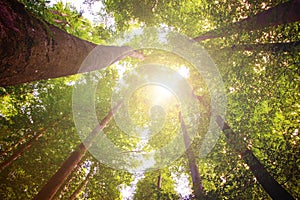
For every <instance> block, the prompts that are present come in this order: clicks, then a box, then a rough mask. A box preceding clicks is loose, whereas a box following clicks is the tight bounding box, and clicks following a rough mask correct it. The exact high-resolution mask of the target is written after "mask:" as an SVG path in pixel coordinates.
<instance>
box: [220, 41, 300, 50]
mask: <svg viewBox="0 0 300 200" xmlns="http://www.w3.org/2000/svg"><path fill="white" fill-rule="evenodd" d="M220 50H221V51H224V50H225V51H230V50H232V51H271V52H275V53H277V52H293V51H295V52H299V51H300V42H299V41H298V42H287V43H267V44H243V45H233V46H231V47H225V48H222V49H220Z"/></svg>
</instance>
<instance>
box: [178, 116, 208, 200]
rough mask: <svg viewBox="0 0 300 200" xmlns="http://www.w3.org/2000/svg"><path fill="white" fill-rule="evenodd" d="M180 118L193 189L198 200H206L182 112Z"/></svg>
mask: <svg viewBox="0 0 300 200" xmlns="http://www.w3.org/2000/svg"><path fill="white" fill-rule="evenodd" d="M178 117H179V121H180V124H181V129H182V135H183V139H184V145H185V148H186V154H187V157H188V162H189V167H190V173H191V176H192V180H193V189H194V193H195V197H196V199H203V198H204V188H203V185H202V180H201V177H200V173H199V169H198V166H197V162H196V157H195V155H194V152H193V150H192V149H191V148H190V143H191V139H190V138H189V135H188V133H187V128H186V125H185V123H184V121H183V118H182V115H181V112H179V114H178Z"/></svg>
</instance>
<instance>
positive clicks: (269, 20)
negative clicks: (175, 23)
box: [193, 0, 300, 42]
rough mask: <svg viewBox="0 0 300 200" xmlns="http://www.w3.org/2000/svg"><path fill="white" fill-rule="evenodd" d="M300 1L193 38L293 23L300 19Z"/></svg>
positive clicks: (209, 37) (214, 36)
mask: <svg viewBox="0 0 300 200" xmlns="http://www.w3.org/2000/svg"><path fill="white" fill-rule="evenodd" d="M299 9H300V1H299V0H291V1H288V2H286V3H282V4H279V5H277V6H275V7H274V8H271V9H269V10H266V11H264V12H261V13H258V14H257V15H255V16H253V17H248V18H246V19H243V20H241V21H239V22H235V23H233V24H231V25H230V26H228V27H226V28H222V29H218V30H212V31H209V32H207V33H204V34H202V35H200V36H198V37H195V38H194V39H193V40H194V41H196V42H200V41H203V40H207V39H213V38H217V37H225V36H229V35H230V34H234V33H238V32H240V31H251V30H256V29H262V28H265V27H267V26H277V25H281V24H287V23H292V22H296V21H299V20H300V14H299Z"/></svg>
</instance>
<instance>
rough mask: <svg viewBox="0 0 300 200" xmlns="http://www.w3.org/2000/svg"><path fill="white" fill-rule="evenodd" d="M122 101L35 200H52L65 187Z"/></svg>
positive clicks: (68, 159) (72, 154) (73, 153)
mask: <svg viewBox="0 0 300 200" xmlns="http://www.w3.org/2000/svg"><path fill="white" fill-rule="evenodd" d="M122 103H123V102H122V101H121V102H119V103H118V104H117V105H116V106H115V107H114V108H113V109H111V110H110V111H109V113H108V114H107V115H106V116H105V117H104V119H103V120H102V121H101V122H100V124H98V125H97V126H96V127H95V128H94V130H93V131H92V132H91V133H90V135H89V136H88V137H87V138H86V139H85V142H83V143H80V144H79V145H78V147H77V149H76V150H75V151H74V152H72V153H71V155H70V156H69V157H68V158H67V159H66V160H65V162H64V163H63V164H62V166H61V167H60V168H59V169H58V171H57V172H56V173H55V174H54V175H53V176H52V177H51V178H50V179H49V180H48V182H47V183H46V185H44V187H43V188H42V189H41V190H40V191H39V193H38V194H37V195H36V196H35V197H34V199H35V200H46V199H52V197H53V196H54V195H55V193H56V192H57V190H58V189H59V188H60V187H61V186H62V185H63V183H64V180H65V179H66V178H67V177H68V176H69V175H70V174H71V172H72V170H73V169H74V167H76V165H77V164H78V163H79V162H80V160H81V159H82V157H83V156H84V155H85V153H86V151H87V149H88V148H90V147H91V146H92V143H93V140H94V139H95V137H96V136H97V134H98V133H99V131H101V130H103V129H104V128H105V126H106V125H107V124H108V123H109V121H110V120H111V118H112V117H113V114H114V113H115V112H116V111H117V110H118V109H119V108H120V106H121V105H122Z"/></svg>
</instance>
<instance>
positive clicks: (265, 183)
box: [216, 116, 294, 200]
mask: <svg viewBox="0 0 300 200" xmlns="http://www.w3.org/2000/svg"><path fill="white" fill-rule="evenodd" d="M216 122H217V123H218V125H219V126H220V128H221V129H222V131H223V132H224V134H225V136H226V138H227V139H228V143H229V145H230V146H231V147H233V149H234V150H235V151H236V152H237V153H239V154H240V155H241V156H242V158H243V160H244V161H245V162H246V164H247V165H248V166H249V168H250V170H251V171H252V173H253V175H254V176H255V177H256V178H257V180H258V182H259V183H260V184H261V185H262V187H263V188H264V190H265V191H266V192H267V193H268V194H269V195H270V197H271V198H272V199H278V200H281V199H285V200H290V199H291V200H292V199H294V198H293V197H292V196H291V195H290V194H289V193H288V192H287V191H286V190H285V189H284V188H283V187H282V186H281V185H280V184H279V183H278V182H277V181H276V180H275V179H274V178H273V177H272V176H271V175H270V173H269V172H268V171H267V170H266V169H265V167H264V165H263V164H261V163H260V161H259V160H258V159H257V158H256V156H255V155H254V154H253V152H252V151H251V150H250V149H248V148H247V146H246V145H245V144H244V143H243V142H242V139H241V138H239V137H238V135H237V134H235V133H234V132H233V131H232V130H231V128H230V127H229V126H228V124H227V123H225V122H224V120H223V119H222V117H221V116H217V119H216Z"/></svg>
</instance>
